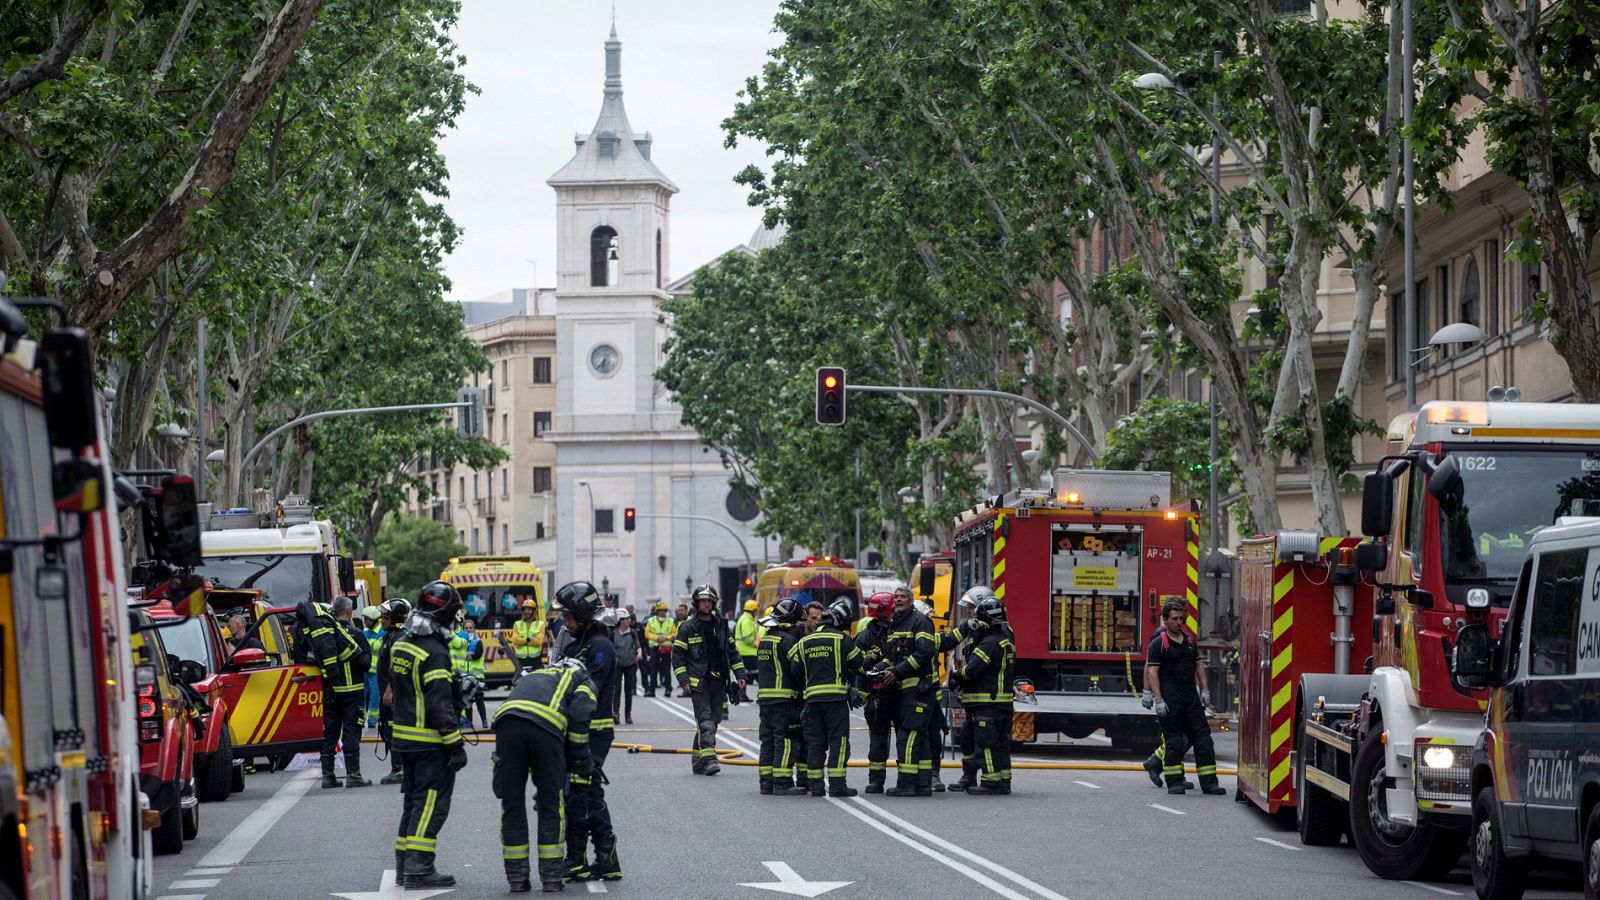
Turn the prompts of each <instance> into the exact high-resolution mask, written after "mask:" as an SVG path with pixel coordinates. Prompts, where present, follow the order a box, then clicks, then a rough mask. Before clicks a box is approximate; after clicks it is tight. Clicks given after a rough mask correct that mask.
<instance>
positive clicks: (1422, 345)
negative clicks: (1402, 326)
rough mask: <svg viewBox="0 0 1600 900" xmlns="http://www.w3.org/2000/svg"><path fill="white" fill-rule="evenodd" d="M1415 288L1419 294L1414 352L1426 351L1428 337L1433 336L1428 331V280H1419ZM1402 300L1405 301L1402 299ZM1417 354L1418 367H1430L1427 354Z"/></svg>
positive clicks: (1408, 361) (1417, 297)
mask: <svg viewBox="0 0 1600 900" xmlns="http://www.w3.org/2000/svg"><path fill="white" fill-rule="evenodd" d="M1415 290H1416V295H1417V296H1416V303H1417V346H1415V347H1412V348H1411V349H1412V351H1414V352H1415V351H1426V350H1427V349H1428V338H1429V337H1431V336H1432V335H1431V334H1430V333H1429V332H1428V282H1426V281H1419V282H1417V286H1416V288H1415ZM1401 302H1402V303H1403V302H1405V301H1403V300H1402V301H1401ZM1416 356H1417V358H1416V360H1415V361H1416V363H1417V368H1419V369H1426V368H1427V367H1428V356H1427V354H1426V353H1419V354H1417V355H1416ZM1411 361H1412V360H1409V359H1408V360H1407V363H1410V362H1411ZM1404 374H1405V373H1404V372H1402V373H1401V375H1402V376H1404Z"/></svg>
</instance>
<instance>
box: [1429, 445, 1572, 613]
mask: <svg viewBox="0 0 1600 900" xmlns="http://www.w3.org/2000/svg"><path fill="white" fill-rule="evenodd" d="M1449 452H1450V454H1451V455H1452V456H1454V457H1455V458H1456V462H1457V463H1458V464H1459V466H1460V471H1461V483H1462V492H1461V508H1460V509H1458V510H1456V511H1455V512H1453V513H1446V512H1443V510H1441V513H1440V515H1441V517H1442V520H1443V524H1442V526H1441V530H1440V543H1441V545H1442V546H1443V550H1444V558H1445V578H1446V580H1449V581H1474V580H1493V581H1505V582H1508V583H1510V582H1514V581H1516V579H1517V572H1518V571H1519V570H1520V569H1521V567H1522V556H1523V553H1524V551H1525V550H1527V547H1528V542H1529V541H1530V540H1532V538H1533V536H1534V535H1535V534H1536V533H1538V532H1539V531H1540V529H1543V528H1544V527H1545V526H1547V525H1552V524H1554V523H1555V520H1556V519H1557V518H1558V517H1560V516H1600V450H1587V451H1580V450H1549V451H1546V450H1520V449H1518V450H1509V449H1503V448H1492V449H1491V448H1477V447H1472V448H1454V449H1451V450H1450V451H1449Z"/></svg>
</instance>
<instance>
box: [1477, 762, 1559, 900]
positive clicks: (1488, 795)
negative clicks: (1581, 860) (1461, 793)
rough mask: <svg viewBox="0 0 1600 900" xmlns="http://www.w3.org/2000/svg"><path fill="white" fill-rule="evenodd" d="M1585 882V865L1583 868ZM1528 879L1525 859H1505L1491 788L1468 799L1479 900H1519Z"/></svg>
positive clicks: (1504, 849)
mask: <svg viewBox="0 0 1600 900" xmlns="http://www.w3.org/2000/svg"><path fill="white" fill-rule="evenodd" d="M1584 875H1585V878H1584V880H1585V881H1586V882H1587V881H1588V865H1587V864H1586V865H1585V867H1584ZM1527 882H1528V861H1527V860H1525V859H1508V858H1507V857H1506V848H1505V844H1503V843H1502V842H1501V840H1500V823H1499V820H1497V819H1496V818H1495V815H1494V787H1493V786H1492V785H1491V786H1489V787H1485V788H1483V789H1481V790H1479V791H1478V796H1476V797H1474V798H1473V800H1472V887H1473V889H1474V890H1476V891H1477V892H1478V897H1479V898H1481V900H1521V898H1522V891H1523V888H1524V887H1525V886H1526V885H1527Z"/></svg>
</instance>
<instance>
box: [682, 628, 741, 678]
mask: <svg viewBox="0 0 1600 900" xmlns="http://www.w3.org/2000/svg"><path fill="white" fill-rule="evenodd" d="M718 648H720V652H719V649H718ZM719 656H720V657H721V659H720V660H719V659H718V657H719ZM719 661H720V662H721V664H722V668H721V670H718V669H716V668H713V666H714V665H715V664H716V663H717V662H719ZM672 675H673V677H674V678H676V679H678V683H679V684H688V685H689V689H690V690H694V689H696V688H698V687H700V683H701V682H702V681H704V680H705V679H706V677H707V676H708V675H710V676H716V677H718V678H727V677H728V676H730V675H731V676H732V677H734V678H744V677H746V676H745V671H744V661H743V660H742V659H741V658H740V657H739V650H738V648H737V647H735V646H734V645H733V634H732V633H731V632H730V631H729V630H728V623H727V622H725V621H723V619H722V617H721V616H715V615H714V616H712V617H711V618H710V619H709V620H706V621H701V619H700V617H699V616H690V617H689V618H687V619H684V620H683V624H682V625H679V626H678V636H677V637H675V638H673V640H672Z"/></svg>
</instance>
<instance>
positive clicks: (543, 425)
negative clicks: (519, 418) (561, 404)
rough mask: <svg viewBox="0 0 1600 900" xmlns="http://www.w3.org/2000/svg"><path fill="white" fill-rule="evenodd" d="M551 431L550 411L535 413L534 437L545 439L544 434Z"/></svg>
mask: <svg viewBox="0 0 1600 900" xmlns="http://www.w3.org/2000/svg"><path fill="white" fill-rule="evenodd" d="M549 430H550V413H549V412H548V411H546V412H536V413H534V414H533V436H534V437H544V433H545V432H546V431H549Z"/></svg>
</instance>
